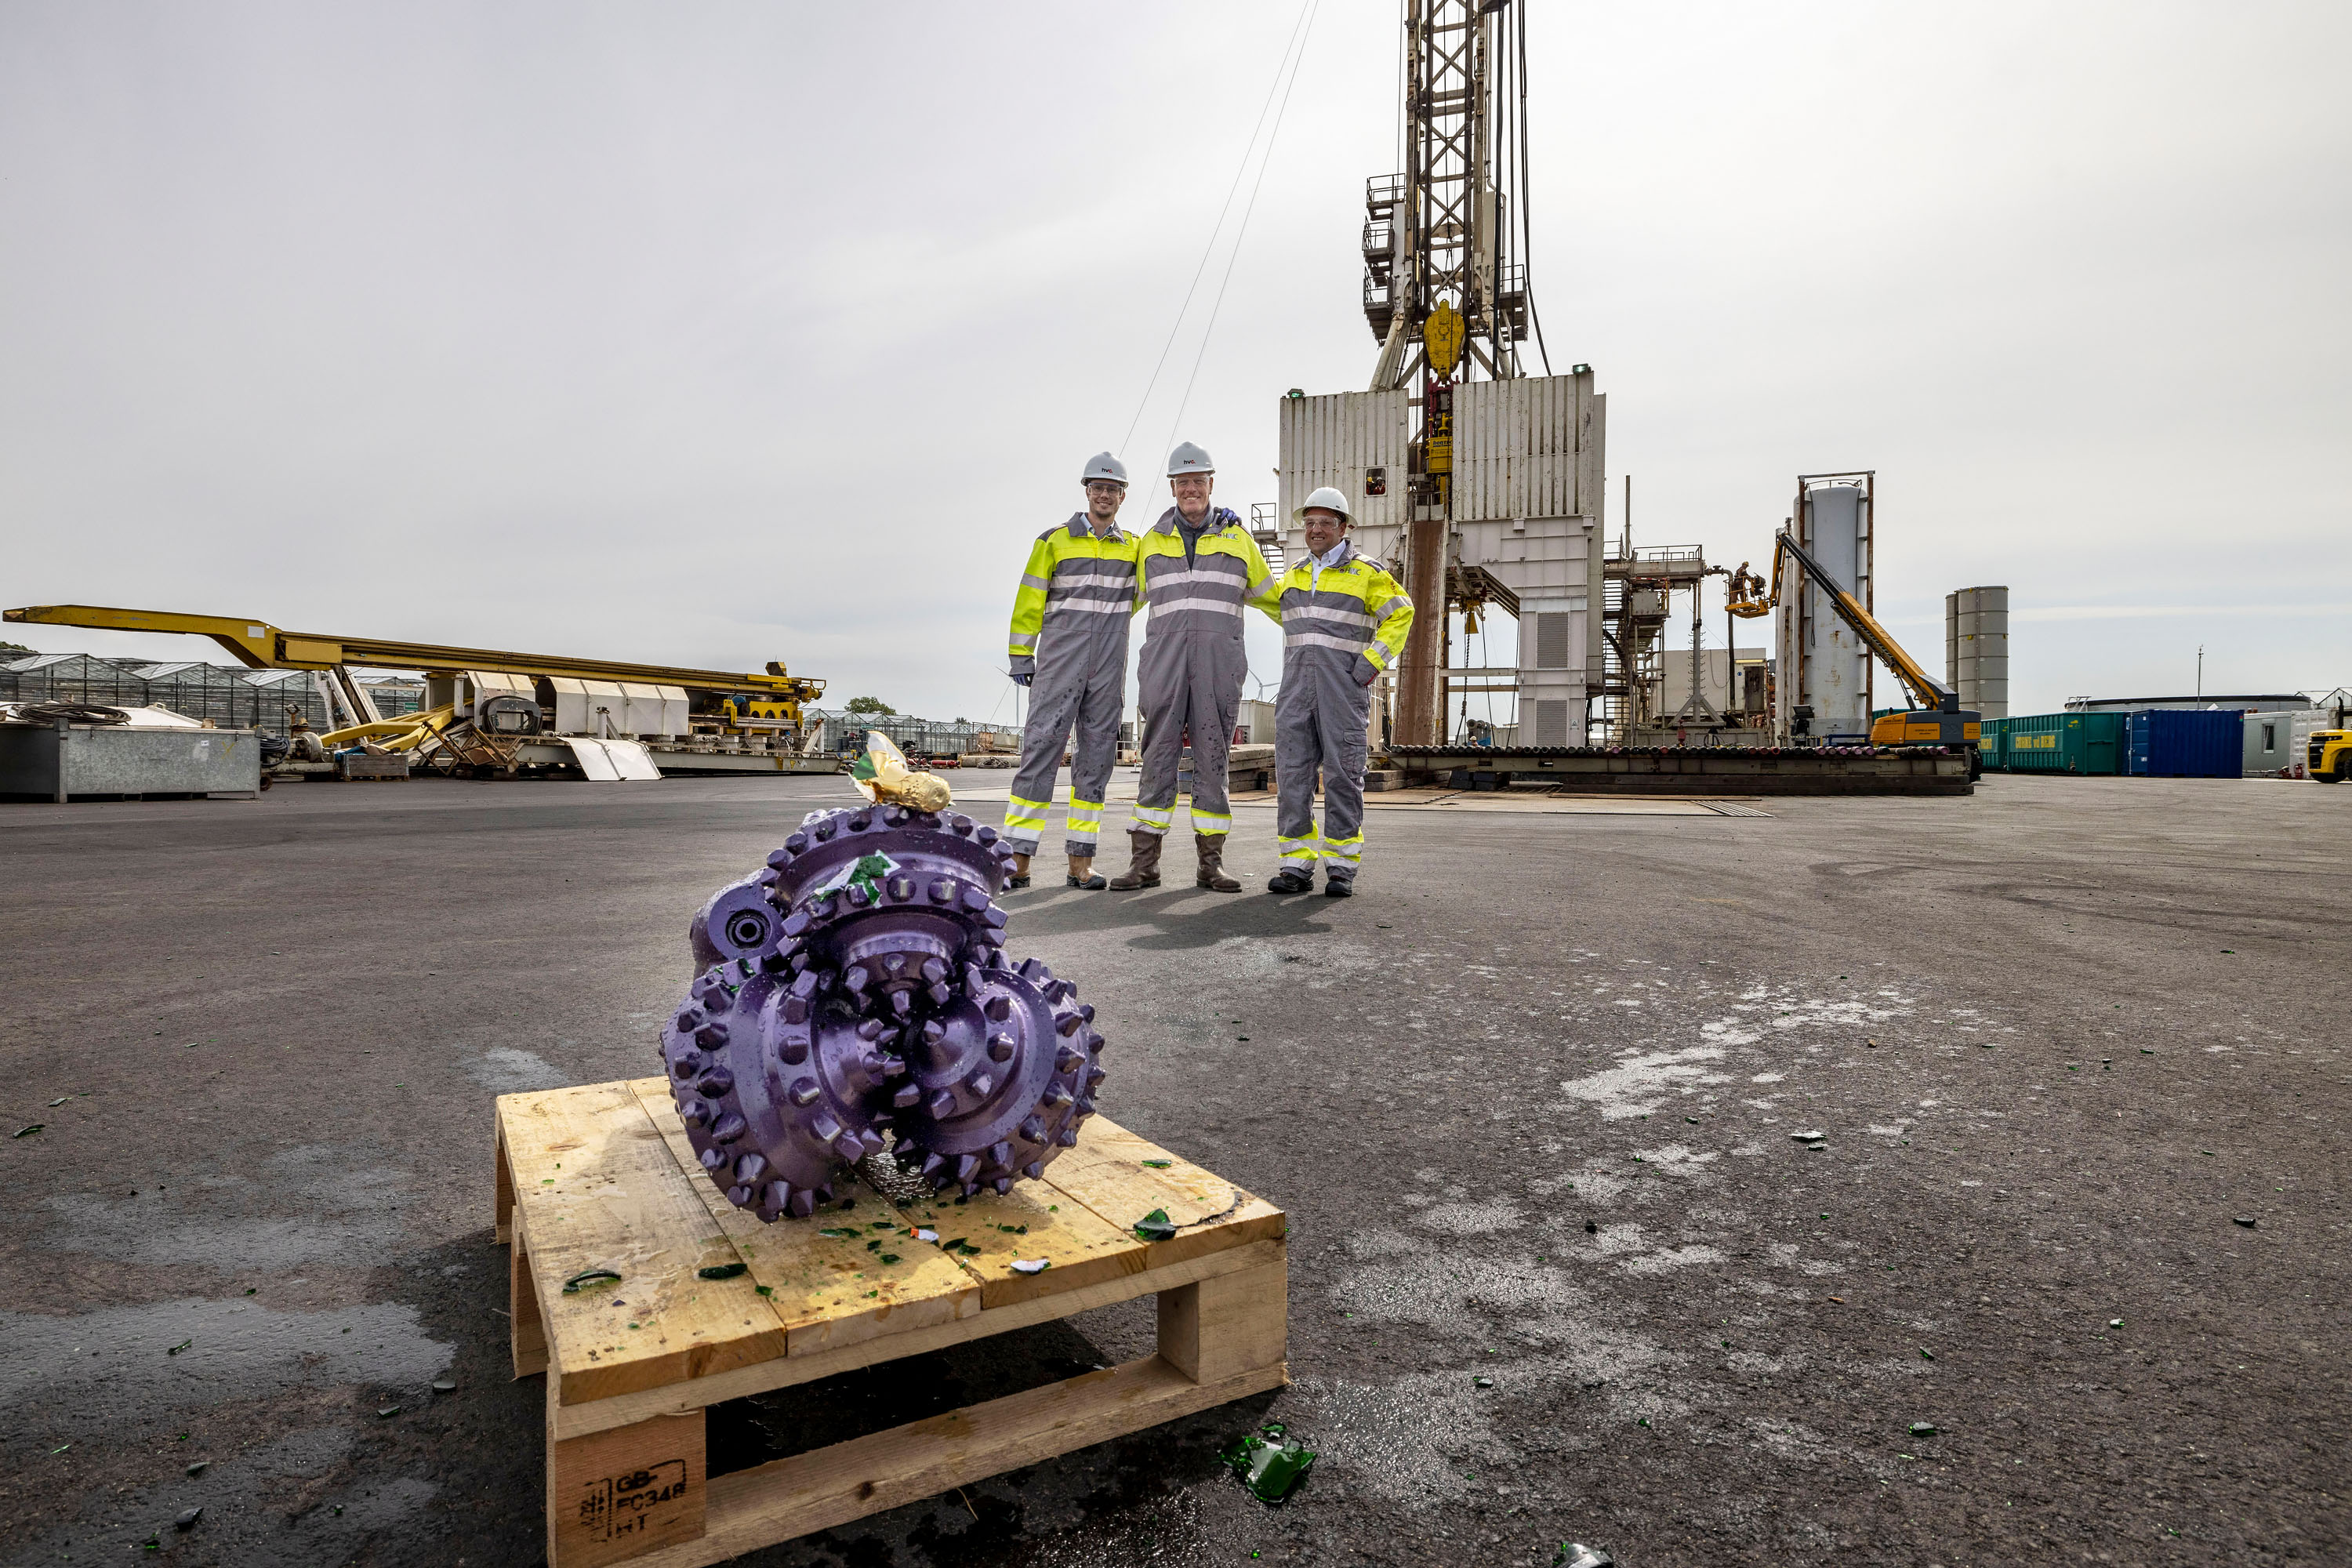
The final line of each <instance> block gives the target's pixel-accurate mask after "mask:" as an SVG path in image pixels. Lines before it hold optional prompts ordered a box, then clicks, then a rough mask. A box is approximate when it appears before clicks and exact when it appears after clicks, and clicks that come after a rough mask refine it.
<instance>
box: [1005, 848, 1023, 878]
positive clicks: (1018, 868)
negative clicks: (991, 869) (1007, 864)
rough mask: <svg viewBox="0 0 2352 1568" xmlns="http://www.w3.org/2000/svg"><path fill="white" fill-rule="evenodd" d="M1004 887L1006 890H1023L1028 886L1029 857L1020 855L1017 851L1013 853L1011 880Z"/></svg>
mask: <svg viewBox="0 0 2352 1568" xmlns="http://www.w3.org/2000/svg"><path fill="white" fill-rule="evenodd" d="M1004 885H1005V886H1006V887H1007V888H1025V887H1027V886H1028V885H1029V857H1028V856H1026V855H1024V854H1022V853H1021V851H1019V850H1018V849H1015V850H1014V851H1013V879H1012V880H1011V881H1009V882H1007V883H1005V884H1004Z"/></svg>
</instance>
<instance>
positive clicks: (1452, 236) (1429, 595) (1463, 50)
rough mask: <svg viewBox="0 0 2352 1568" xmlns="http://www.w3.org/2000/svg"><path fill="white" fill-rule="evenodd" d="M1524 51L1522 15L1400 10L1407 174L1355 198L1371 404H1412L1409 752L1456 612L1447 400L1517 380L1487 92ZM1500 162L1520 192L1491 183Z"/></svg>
mask: <svg viewBox="0 0 2352 1568" xmlns="http://www.w3.org/2000/svg"><path fill="white" fill-rule="evenodd" d="M1525 47H1526V16H1525V14H1524V6H1523V5H1522V6H1520V7H1514V6H1513V5H1512V4H1511V0H1405V15H1404V100H1403V103H1402V106H1401V107H1402V115H1403V137H1402V141H1403V150H1404V169H1403V172H1402V173H1401V174H1381V175H1375V176H1373V177H1372V178H1371V179H1370V181H1368V182H1367V183H1366V185H1365V192H1364V208H1365V223H1364V236H1363V254H1364V290H1363V296H1364V315H1365V319H1366V321H1368V322H1369V323H1370V327H1371V329H1372V334H1373V336H1374V337H1375V338H1377V339H1379V340H1380V342H1381V353H1380V359H1379V362H1378V363H1377V364H1376V366H1375V367H1374V369H1373V373H1372V384H1371V390H1372V391H1374V392H1392V391H1397V390H1401V389H1406V390H1413V391H1417V392H1418V393H1419V396H1418V397H1416V398H1413V399H1412V400H1411V404H1412V415H1411V416H1410V419H1411V424H1410V428H1411V431H1412V445H1411V455H1410V461H1409V468H1408V477H1407V479H1406V485H1407V487H1408V521H1407V523H1406V526H1405V528H1404V530H1403V539H1402V561H1401V562H1400V563H1399V565H1400V566H1401V567H1402V572H1403V576H1404V584H1405V591H1406V592H1407V593H1408V594H1410V595H1412V598H1413V601H1414V603H1416V604H1417V605H1420V606H1421V607H1422V613H1421V614H1420V615H1419V616H1415V617H1414V620H1413V626H1412V632H1411V634H1409V636H1408V637H1407V638H1406V640H1405V646H1404V650H1403V654H1402V657H1401V658H1399V659H1398V661H1397V682H1398V685H1397V699H1396V740H1397V741H1398V742H1402V743H1404V744H1417V745H1434V744H1436V743H1438V742H1440V741H1441V740H1442V739H1443V737H1442V736H1441V734H1440V733H1439V731H1440V729H1441V727H1442V724H1443V720H1444V715H1443V713H1442V712H1441V711H1440V710H1439V707H1440V703H1439V695H1438V693H1439V669H1440V668H1441V667H1442V665H1443V663H1444V652H1445V648H1446V642H1447V638H1448V637H1449V636H1450V629H1449V628H1450V626H1451V608H1452V603H1453V600H1454V597H1455V595H1453V594H1451V593H1449V591H1448V588H1449V584H1448V581H1447V577H1448V573H1447V568H1446V553H1447V552H1446V541H1447V535H1448V531H1449V527H1448V525H1449V522H1450V521H1451V519H1452V516H1453V479H1454V407H1453V393H1454V385H1455V384H1456V383H1457V382H1458V381H1465V380H1470V379H1473V378H1486V379H1492V380H1496V381H1503V380H1509V379H1512V378H1514V377H1517V375H1519V374H1521V372H1520V368H1519V354H1518V344H1519V343H1520V342H1523V341H1525V339H1526V337H1527V332H1528V291H1527V281H1526V273H1525V268H1524V267H1523V265H1522V264H1521V263H1519V262H1517V261H1515V260H1514V259H1513V253H1514V251H1515V249H1516V248H1517V247H1514V246H1513V245H1512V244H1511V243H1510V237H1511V213H1512V207H1511V200H1510V198H1511V196H1512V195H1513V194H1515V191H1516V188H1517V185H1518V184H1519V181H1520V180H1523V179H1524V177H1525V171H1524V169H1523V168H1520V167H1519V164H1520V163H1521V160H1520V159H1519V158H1518V157H1517V156H1516V155H1515V154H1516V149H1515V148H1514V146H1513V143H1512V140H1511V138H1510V137H1509V136H1507V135H1506V134H1504V125H1505V121H1506V119H1507V115H1508V110H1509V104H1510V98H1509V95H1508V94H1507V93H1497V92H1496V91H1495V90H1494V89H1495V83H1496V76H1497V71H1496V68H1497V66H1498V65H1499V66H1502V67H1503V68H1505V70H1506V71H1507V70H1508V68H1509V66H1510V62H1511V61H1513V60H1514V59H1516V58H1524V54H1525ZM1522 90H1523V89H1522ZM1498 148H1499V149H1500V150H1501V151H1502V152H1503V153H1504V157H1503V160H1502V164H1503V168H1504V170H1505V172H1506V174H1510V173H1511V172H1513V171H1517V175H1518V178H1517V179H1506V180H1504V181H1501V182H1498V181H1497V179H1496V152H1497V150H1498Z"/></svg>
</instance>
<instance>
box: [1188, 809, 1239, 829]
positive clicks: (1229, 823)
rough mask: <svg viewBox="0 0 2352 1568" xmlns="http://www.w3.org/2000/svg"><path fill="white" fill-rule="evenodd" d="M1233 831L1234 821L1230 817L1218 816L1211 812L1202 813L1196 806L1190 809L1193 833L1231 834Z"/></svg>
mask: <svg viewBox="0 0 2352 1568" xmlns="http://www.w3.org/2000/svg"><path fill="white" fill-rule="evenodd" d="M1233 830H1234V819H1233V818H1232V817H1230V816H1220V815H1219V814H1218V813H1216V812H1213V811H1202V809H1201V808H1200V807H1199V806H1197V805H1196V806H1194V807H1193V808H1192V831H1193V832H1195V833H1231V832H1232V831H1233Z"/></svg>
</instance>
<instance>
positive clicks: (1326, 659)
mask: <svg viewBox="0 0 2352 1568" xmlns="http://www.w3.org/2000/svg"><path fill="white" fill-rule="evenodd" d="M1275 597H1276V601H1277V602H1278V603H1279V604H1280V605H1281V606H1282V683H1283V686H1284V689H1288V688H1289V686H1290V683H1291V681H1292V679H1294V677H1297V676H1306V675H1307V674H1309V673H1310V672H1321V671H1325V670H1333V671H1339V670H1344V671H1345V672H1346V674H1347V676H1348V678H1349V679H1351V680H1353V681H1354V682H1355V683H1356V684H1357V685H1359V686H1369V685H1370V684H1371V683H1372V681H1373V680H1374V679H1377V678H1378V677H1379V675H1380V672H1381V670H1384V669H1386V668H1388V667H1389V666H1390V665H1391V664H1393V663H1395V662H1396V659H1397V656H1398V655H1399V654H1401V653H1402V652H1403V651H1404V638H1405V634H1406V633H1407V632H1409V631H1411V630H1412V600H1411V599H1408V598H1406V597H1405V593H1404V590H1403V589H1402V588H1401V587H1399V586H1397V580H1396V579H1395V578H1394V577H1391V576H1390V575H1389V574H1388V569H1387V568H1386V567H1384V566H1382V565H1381V563H1379V562H1377V561H1374V560H1373V559H1372V558H1371V557H1370V556H1369V555H1366V554H1364V553H1363V552H1360V551H1359V550H1358V549H1357V548H1356V547H1355V545H1354V544H1353V543H1352V542H1351V543H1349V545H1348V549H1347V553H1346V554H1345V555H1343V556H1341V557H1340V560H1339V563H1338V564H1337V565H1334V566H1324V567H1320V568H1318V566H1317V564H1316V563H1315V559H1314V557H1312V556H1308V557H1307V559H1305V560H1303V561H1301V562H1299V563H1297V565H1295V566H1293V567H1291V569H1290V570H1289V571H1287V572H1286V573H1284V574H1282V581H1281V582H1280V583H1279V584H1276V589H1275Z"/></svg>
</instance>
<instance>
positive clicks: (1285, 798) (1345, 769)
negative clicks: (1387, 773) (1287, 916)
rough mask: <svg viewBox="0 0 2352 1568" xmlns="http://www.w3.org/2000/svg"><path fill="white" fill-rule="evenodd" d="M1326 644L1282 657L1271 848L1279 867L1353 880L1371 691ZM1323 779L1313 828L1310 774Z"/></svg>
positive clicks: (1360, 839)
mask: <svg viewBox="0 0 2352 1568" xmlns="http://www.w3.org/2000/svg"><path fill="white" fill-rule="evenodd" d="M1328 651H1329V650H1324V649H1309V650H1303V652H1304V653H1306V654H1311V655H1315V656H1318V657H1311V658H1310V657H1302V656H1301V653H1293V654H1292V656H1291V657H1290V658H1287V659H1286V660H1285V661H1284V663H1285V666H1286V668H1284V670H1283V672H1282V695H1281V696H1280V698H1278V699H1277V700H1276V702H1275V707H1274V772H1275V779H1276V790H1277V795H1276V803H1275V819H1274V831H1275V837H1276V849H1277V851H1278V852H1279V853H1280V854H1281V856H1282V864H1283V868H1284V869H1286V870H1292V869H1296V870H1300V871H1305V872H1307V873H1308V874H1310V875H1311V874H1312V873H1313V872H1314V869H1315V863H1316V861H1317V860H1318V859H1319V860H1321V861H1322V862H1323V875H1324V877H1325V878H1326V879H1328V880H1330V881H1334V882H1348V881H1353V880H1354V879H1355V876H1356V868H1357V867H1358V865H1359V864H1360V862H1361V861H1362V859H1363V854H1364V762H1365V751H1366V738H1365V735H1366V731H1368V730H1369V729H1370V725H1371V718H1372V693H1371V689H1370V687H1366V686H1359V685H1357V684H1356V678H1355V676H1354V674H1353V672H1352V670H1351V668H1349V667H1350V666H1352V665H1353V664H1355V663H1356V662H1357V660H1356V659H1355V658H1353V657H1352V656H1351V657H1349V659H1348V662H1347V664H1341V663H1340V662H1339V660H1338V659H1337V658H1330V657H1328ZM1318 771H1319V772H1320V773H1321V774H1322V778H1323V826H1322V828H1321V830H1320V831H1319V832H1318V830H1317V828H1316V826H1315V779H1316V774H1317V773H1318Z"/></svg>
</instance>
